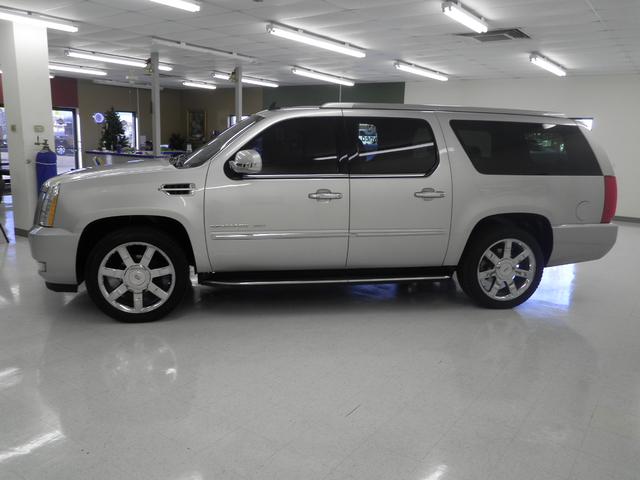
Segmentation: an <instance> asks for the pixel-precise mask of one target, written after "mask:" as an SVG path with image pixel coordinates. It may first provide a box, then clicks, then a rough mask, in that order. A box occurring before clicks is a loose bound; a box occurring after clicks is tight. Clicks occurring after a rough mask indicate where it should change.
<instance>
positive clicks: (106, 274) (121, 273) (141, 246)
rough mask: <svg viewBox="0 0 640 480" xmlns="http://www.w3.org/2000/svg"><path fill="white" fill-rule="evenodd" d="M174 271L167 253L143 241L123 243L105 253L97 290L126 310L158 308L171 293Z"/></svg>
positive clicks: (137, 311) (174, 280)
mask: <svg viewBox="0 0 640 480" xmlns="http://www.w3.org/2000/svg"><path fill="white" fill-rule="evenodd" d="M175 283H176V271H175V268H174V266H173V263H172V262H171V260H170V259H169V257H168V256H167V255H166V254H165V253H164V252H163V251H162V250H160V249H159V248H158V247H155V246H153V245H151V244H149V243H145V242H131V243H124V244H122V245H120V246H118V247H116V248H114V249H113V250H111V251H110V252H109V253H107V254H106V255H105V256H104V258H103V259H102V262H101V263H100V268H99V269H98V286H99V288H100V293H102V296H103V297H104V298H105V300H106V301H107V302H109V303H110V304H111V305H112V306H114V307H115V308H117V309H118V310H122V311H123V312H127V313H146V312H150V311H152V310H155V309H157V308H159V307H160V306H161V305H163V304H164V303H165V302H166V301H167V300H168V299H169V297H170V296H171V293H172V292H173V288H174V286H175Z"/></svg>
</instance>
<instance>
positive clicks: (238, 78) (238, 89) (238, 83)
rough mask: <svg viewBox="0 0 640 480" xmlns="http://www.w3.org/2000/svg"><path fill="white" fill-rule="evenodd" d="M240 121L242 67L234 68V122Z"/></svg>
mask: <svg viewBox="0 0 640 480" xmlns="http://www.w3.org/2000/svg"><path fill="white" fill-rule="evenodd" d="M240 120H242V65H238V66H237V67H236V122H239V121H240Z"/></svg>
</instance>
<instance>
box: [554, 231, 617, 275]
mask: <svg viewBox="0 0 640 480" xmlns="http://www.w3.org/2000/svg"><path fill="white" fill-rule="evenodd" d="M617 237H618V226H617V225H614V224H612V223H597V224H588V225H560V226H558V227H553V250H552V252H551V257H550V258H549V261H548V262H547V266H548V267H553V266H555V265H565V264H567V263H579V262H588V261H589V260H598V259H599V258H602V257H604V256H605V255H606V254H607V253H608V252H609V250H611V249H612V248H613V246H614V245H615V243H616V238H617Z"/></svg>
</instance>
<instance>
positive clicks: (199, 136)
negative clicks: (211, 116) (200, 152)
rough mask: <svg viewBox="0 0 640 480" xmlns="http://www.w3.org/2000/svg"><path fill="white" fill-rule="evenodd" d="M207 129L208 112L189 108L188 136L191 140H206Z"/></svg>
mask: <svg viewBox="0 0 640 480" xmlns="http://www.w3.org/2000/svg"><path fill="white" fill-rule="evenodd" d="M206 131H207V112H205V111H204V110H189V111H188V112H187V136H188V137H189V139H190V140H200V141H202V140H204V138H205V135H206Z"/></svg>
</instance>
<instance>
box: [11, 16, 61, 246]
mask: <svg viewBox="0 0 640 480" xmlns="http://www.w3.org/2000/svg"><path fill="white" fill-rule="evenodd" d="M0 46H1V47H0V65H1V68H2V72H3V74H2V87H3V90H4V106H5V112H6V117H7V130H8V131H7V146H8V150H9V169H10V171H11V191H12V196H13V216H14V217H13V218H14V225H15V232H16V235H23V236H24V235H26V234H27V233H28V232H29V229H30V228H31V226H32V225H33V215H34V213H35V208H36V203H37V197H38V192H37V191H36V190H37V186H36V168H35V159H36V155H37V153H38V151H39V150H40V149H41V146H38V145H35V143H36V140H37V137H40V141H42V140H43V139H45V138H46V139H47V140H48V141H49V145H50V146H51V148H52V149H55V138H54V135H53V119H52V113H51V110H52V107H51V83H50V81H49V66H48V65H49V47H48V44H47V29H46V27H40V26H33V25H21V24H14V23H12V22H9V21H4V20H0Z"/></svg>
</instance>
